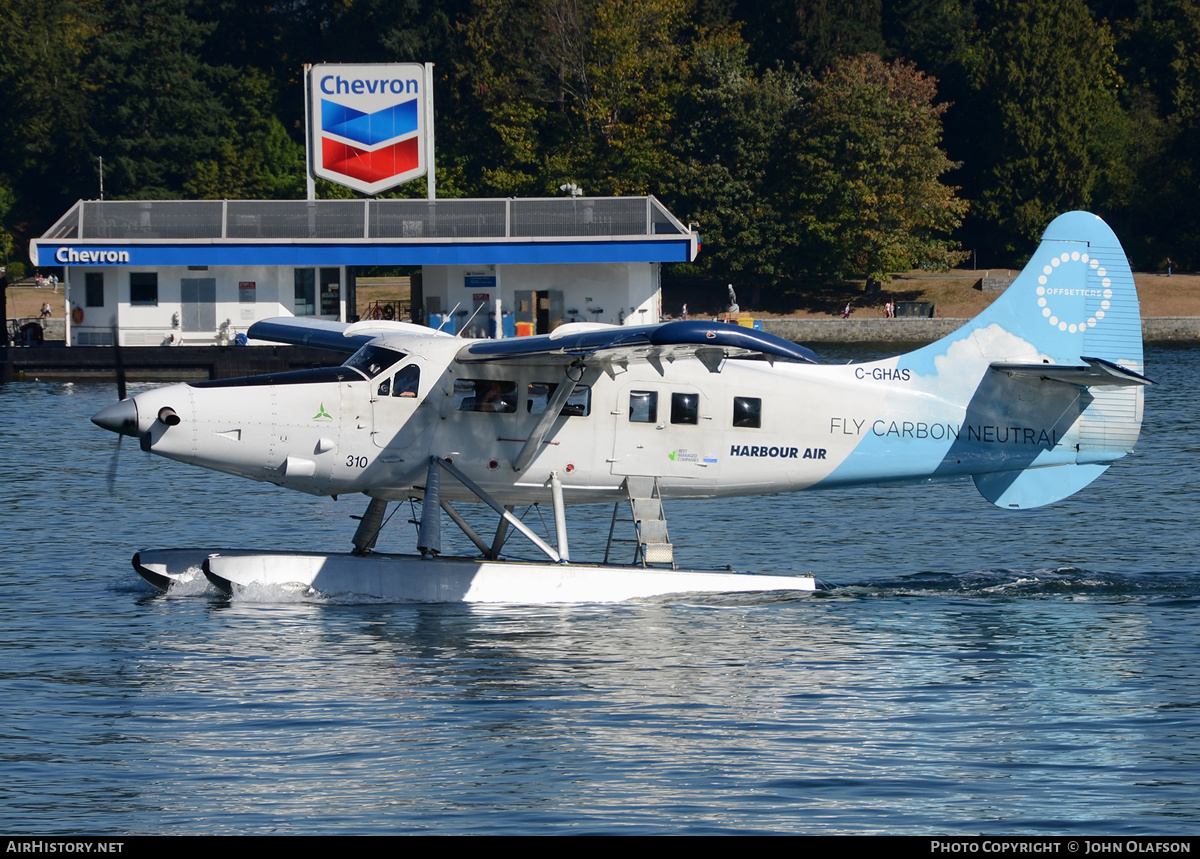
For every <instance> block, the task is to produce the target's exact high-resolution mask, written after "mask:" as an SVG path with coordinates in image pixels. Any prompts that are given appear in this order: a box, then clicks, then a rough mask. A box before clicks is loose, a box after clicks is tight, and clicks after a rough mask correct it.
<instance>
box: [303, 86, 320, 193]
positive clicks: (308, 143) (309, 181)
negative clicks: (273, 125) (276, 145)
mask: <svg viewBox="0 0 1200 859" xmlns="http://www.w3.org/2000/svg"><path fill="white" fill-rule="evenodd" d="M303 68H304V187H305V190H306V192H307V194H308V196H307V197H305V199H306V200H315V199H317V182H316V179H314V178H313V167H312V117H311V116H310V115H309V108H310V107H311V104H310V99H311V94H310V93H309V91H308V84H309V80H308V77H309V73H310V72H311V71H312V63H305V64H304V66H303Z"/></svg>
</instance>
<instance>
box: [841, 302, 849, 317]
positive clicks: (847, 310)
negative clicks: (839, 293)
mask: <svg viewBox="0 0 1200 859" xmlns="http://www.w3.org/2000/svg"><path fill="white" fill-rule="evenodd" d="M849 318H850V305H849V304H847V305H846V309H845V310H843V311H842V319H849Z"/></svg>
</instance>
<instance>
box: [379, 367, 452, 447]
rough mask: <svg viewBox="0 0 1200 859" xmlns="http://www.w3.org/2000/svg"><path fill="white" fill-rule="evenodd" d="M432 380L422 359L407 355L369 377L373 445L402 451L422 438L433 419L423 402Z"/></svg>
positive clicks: (431, 411)
mask: <svg viewBox="0 0 1200 859" xmlns="http://www.w3.org/2000/svg"><path fill="white" fill-rule="evenodd" d="M433 382H434V379H432V378H431V374H430V373H429V372H428V368H427V367H426V365H425V361H424V359H422V358H421V357H419V356H417V355H409V356H407V357H406V358H404V359H403V360H402V361H398V362H396V364H394V365H393V366H392V367H391V368H389V369H388V371H387V372H386V373H384V374H383V375H381V376H377V377H376V378H374V379H372V380H371V386H372V387H371V413H372V420H373V422H374V425H373V427H372V430H371V441H372V442H373V443H374V444H375V446H376V447H383V448H392V449H397V450H403V449H405V448H411V447H413V446H414V445H416V444H419V443H420V442H421V441H422V438H423V436H424V435H425V433H427V432H428V431H429V430H430V429H431V428H432V427H433V424H434V423H435V422H436V419H437V415H436V413H435V409H434V408H433V406H431V405H430V404H428V403H426V399H427V398H428V394H429V388H430V386H431V385H432V384H433Z"/></svg>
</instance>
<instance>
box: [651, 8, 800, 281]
mask: <svg viewBox="0 0 1200 859" xmlns="http://www.w3.org/2000/svg"><path fill="white" fill-rule="evenodd" d="M747 53H748V48H747V45H746V43H745V42H743V41H742V40H741V39H740V38H739V37H738V36H737V35H736V34H734V33H733V32H731V31H728V30H726V31H723V32H720V33H717V34H714V35H713V37H712V38H710V39H708V40H707V42H706V43H705V44H703V45H701V46H699V47H697V49H696V51H695V55H694V57H693V58H692V60H691V61H690V63H689V64H688V76H687V80H686V86H685V89H684V94H683V97H682V98H681V99H680V102H679V107H678V113H677V118H676V123H675V130H674V134H673V135H672V138H673V148H674V155H675V158H674V161H673V164H672V167H671V169H670V171H669V174H668V179H667V182H666V183H665V185H664V187H663V189H662V195H663V199H664V202H666V203H667V205H668V206H669V207H670V208H671V209H672V211H674V212H675V213H676V214H677V215H680V216H681V217H684V218H686V219H687V220H689V221H694V222H695V223H697V224H698V225H699V229H700V235H701V236H702V237H703V240H704V253H703V254H701V256H700V258H699V266H700V267H701V268H702V269H703V270H704V271H706V272H708V273H710V274H713V275H716V276H717V277H720V278H722V279H728V280H730V281H736V282H738V283H739V285H740V284H742V283H745V284H747V285H749V286H751V287H752V288H753V289H754V290H755V291H756V294H755V296H754V297H752V298H751V304H752V305H757V290H758V289H760V288H761V287H764V286H771V285H774V284H776V283H777V282H778V281H779V280H780V279H781V278H783V277H786V276H787V275H788V274H789V272H788V270H787V264H788V260H787V248H788V246H789V242H791V241H792V240H791V239H790V237H789V236H790V232H789V231H790V227H791V224H790V214H789V211H788V209H789V208H790V206H789V204H788V203H787V201H786V200H784V199H782V197H781V194H780V193H779V187H780V183H781V182H782V181H783V177H782V176H781V174H780V169H781V167H782V166H783V164H784V160H783V159H781V158H780V157H779V153H780V151H781V150H782V149H783V148H784V145H785V143H786V140H787V136H788V133H789V130H790V129H791V128H792V126H793V125H794V124H795V122H796V121H797V115H798V111H799V109H800V106H801V99H800V91H801V79H800V78H798V77H797V76H796V75H793V74H789V73H786V72H781V71H769V72H767V73H766V74H764V75H761V76H756V75H755V74H754V73H753V70H752V69H751V67H750V64H749V61H748V59H747Z"/></svg>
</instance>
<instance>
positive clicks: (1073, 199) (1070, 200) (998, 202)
mask: <svg viewBox="0 0 1200 859" xmlns="http://www.w3.org/2000/svg"><path fill="white" fill-rule="evenodd" d="M980 25H981V30H980V33H979V37H978V41H977V47H976V49H975V52H974V62H973V67H972V69H971V72H972V78H973V84H974V90H975V103H974V107H975V108H976V110H975V112H974V127H973V134H972V142H973V145H972V147H971V150H972V152H973V159H974V165H975V170H976V171H977V172H978V175H979V176H980V177H981V181H980V187H979V188H978V200H977V203H976V206H975V214H976V216H977V217H978V219H979V220H980V221H982V222H983V225H984V229H985V230H986V233H985V235H986V236H987V237H988V239H989V242H988V243H989V244H990V245H992V246H993V247H997V248H999V249H1000V250H1002V251H1007V252H1010V253H1011V252H1016V251H1017V250H1018V249H1022V248H1029V247H1030V246H1031V245H1032V244H1034V243H1036V241H1037V240H1038V239H1039V238H1040V236H1041V232H1042V230H1043V229H1045V227H1046V225H1047V224H1049V223H1050V221H1051V220H1053V219H1054V217H1055V216H1057V215H1058V214H1061V213H1062V212H1065V211H1069V210H1072V209H1080V208H1088V207H1089V206H1091V205H1092V203H1093V200H1094V198H1095V194H1096V191H1097V189H1098V188H1099V187H1101V185H1103V184H1105V183H1107V184H1109V185H1111V186H1114V187H1119V186H1120V185H1121V184H1122V183H1123V182H1124V177H1123V176H1122V175H1121V173H1122V171H1123V170H1124V166H1123V165H1124V151H1125V148H1126V143H1125V141H1126V137H1127V133H1128V130H1127V120H1126V118H1125V116H1124V115H1123V114H1122V112H1121V110H1120V106H1119V103H1118V100H1117V91H1118V88H1119V87H1120V83H1121V80H1120V76H1119V74H1118V72H1117V69H1116V66H1115V55H1114V41H1113V35H1112V32H1111V30H1110V29H1109V28H1108V27H1107V25H1105V24H1103V23H1097V22H1096V21H1094V20H1093V19H1092V17H1091V15H1090V14H1089V12H1088V9H1087V7H1086V6H1085V5H1084V3H1083V0H996V2H995V3H992V4H990V5H989V8H988V13H987V14H986V15H985V16H981V18H980Z"/></svg>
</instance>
